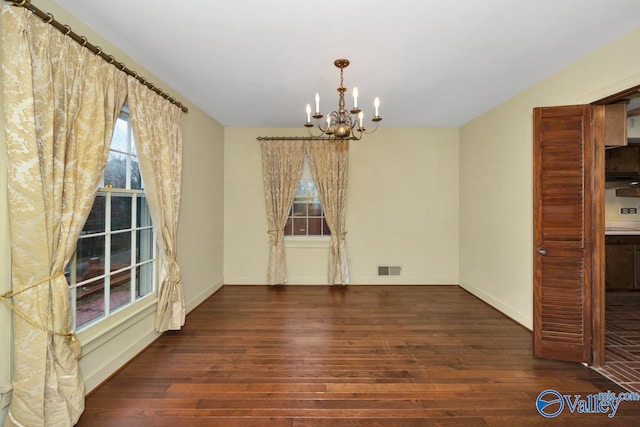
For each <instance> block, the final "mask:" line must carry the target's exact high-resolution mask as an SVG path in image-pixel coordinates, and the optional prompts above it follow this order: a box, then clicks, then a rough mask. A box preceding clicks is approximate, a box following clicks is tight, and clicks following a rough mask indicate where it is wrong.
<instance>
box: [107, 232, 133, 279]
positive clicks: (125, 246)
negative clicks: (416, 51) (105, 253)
mask: <svg viewBox="0 0 640 427" xmlns="http://www.w3.org/2000/svg"><path fill="white" fill-rule="evenodd" d="M127 265H131V232H126V233H117V234H113V235H112V236H111V271H114V270H119V269H121V268H124V267H126V266H127Z"/></svg>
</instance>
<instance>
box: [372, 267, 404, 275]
mask: <svg viewBox="0 0 640 427" xmlns="http://www.w3.org/2000/svg"><path fill="white" fill-rule="evenodd" d="M401 272H402V267H400V266H399V265H379V266H378V276H399V275H400V273H401Z"/></svg>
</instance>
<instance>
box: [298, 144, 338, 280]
mask: <svg viewBox="0 0 640 427" xmlns="http://www.w3.org/2000/svg"><path fill="white" fill-rule="evenodd" d="M305 149H306V152H307V157H308V158H309V167H310V169H311V175H312V176H313V181H314V182H315V184H316V188H317V190H318V193H319V194H320V202H321V203H322V209H323V210H324V216H325V219H326V220H327V225H328V226H329V230H330V231H331V246H330V248H329V272H328V273H329V274H328V282H329V285H338V284H340V285H347V284H349V265H348V263H347V245H346V240H345V236H346V231H345V213H346V208H347V177H348V173H349V141H348V140H344V141H339V140H337V141H310V142H307V143H306V145H305Z"/></svg>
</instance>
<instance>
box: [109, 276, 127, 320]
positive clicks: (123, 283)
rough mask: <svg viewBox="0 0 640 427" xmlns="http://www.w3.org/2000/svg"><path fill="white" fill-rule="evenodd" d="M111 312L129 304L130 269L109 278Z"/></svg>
mask: <svg viewBox="0 0 640 427" xmlns="http://www.w3.org/2000/svg"><path fill="white" fill-rule="evenodd" d="M109 288H110V292H111V295H110V301H111V310H110V311H112V312H113V311H114V310H115V309H117V308H118V307H121V306H123V305H125V304H129V303H130V302H131V269H127V270H124V271H119V272H117V273H113V274H111V277H110V286H109Z"/></svg>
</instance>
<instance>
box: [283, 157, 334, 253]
mask: <svg viewBox="0 0 640 427" xmlns="http://www.w3.org/2000/svg"><path fill="white" fill-rule="evenodd" d="M309 181H310V182H311V183H312V184H313V186H314V188H315V183H314V181H313V177H312V176H311V170H310V167H309V159H308V157H307V155H306V154H305V155H304V166H303V171H302V176H301V177H300V182H299V183H298V185H300V184H301V183H303V182H309ZM305 197H307V198H308V199H311V198H315V197H316V196H297V198H298V199H300V198H305ZM295 203H296V196H294V198H293V201H292V202H291V207H290V208H289V215H287V220H289V219H295V218H296V216H295V215H293V209H294V204H295ZM320 205H322V202H320ZM307 206H308V203H307ZM298 218H306V219H307V220H308V219H309V218H321V219H322V220H323V222H326V219H325V216H324V208H322V215H321V216H316V215H312V216H310V215H309V212H307V215H305V216H300V217H298ZM287 222H288V221H287ZM285 227H286V226H285ZM292 227H293V225H292ZM327 227H328V226H327ZM327 230H328V228H327ZM284 238H285V246H286V247H324V246H327V245H328V244H329V241H330V240H331V235H330V234H322V235H320V234H311V235H310V234H308V230H307V234H297V235H292V234H287V233H285V234H284Z"/></svg>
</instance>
